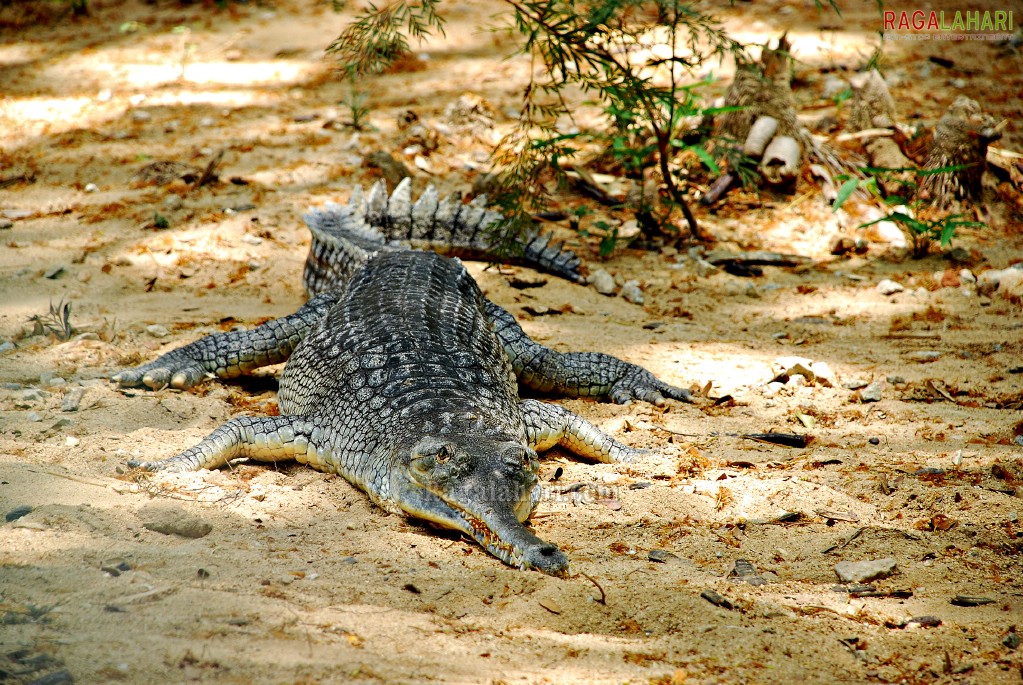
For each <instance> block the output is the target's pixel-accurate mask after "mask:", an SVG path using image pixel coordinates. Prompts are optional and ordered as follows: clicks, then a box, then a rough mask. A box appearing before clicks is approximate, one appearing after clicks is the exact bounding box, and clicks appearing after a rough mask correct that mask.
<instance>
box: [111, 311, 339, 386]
mask: <svg viewBox="0 0 1023 685" xmlns="http://www.w3.org/2000/svg"><path fill="white" fill-rule="evenodd" d="M339 296H340V293H339V292H338V291H329V292H326V293H323V294H322V295H318V296H317V297H314V298H313V299H311V300H309V301H308V302H306V303H305V304H304V305H302V307H301V309H299V310H298V311H297V312H295V313H294V314H289V315H288V316H285V317H282V318H280V319H274V320H273V321H267V322H266V323H264V324H263V325H261V326H257V327H256V328H253V329H252V330H250V331H232V332H230V333H214V334H213V335H208V336H206V337H205V338H200V339H199V340H196V341H195V342H192V343H189V344H188V345H185V346H184V347H179V348H178V349H176V350H171V351H170V352H168V353H167V354H164V355H162V356H160V357H159V358H157V359H155V360H153V361H151V362H148V363H146V364H142V365H141V366H136V367H135V368H133V369H125V370H124V371H121V372H120V373H117V374H115V375H113V376H111V377H110V380H111V381H113V382H115V383H119V384H121V385H123V386H126V387H134V386H141V385H145V386H148V387H150V388H152V389H154V390H159V389H160V388H164V387H167V386H168V385H169V386H171V387H173V388H181V389H184V388H190V387H192V386H193V385H195V384H196V383H198V382H199V381H201V380H202V379H203V378H205V377H206V375H207V374H210V375H214V376H217V377H219V378H236V377H238V376H240V375H242V374H244V373H248V372H250V371H252V370H254V369H258V368H260V367H262V366H269V365H270V364H279V363H281V362H283V361H287V359H288V357H290V356H291V353H292V352H293V351H294V350H295V348H296V347H297V346H298V343H299V342H301V340H302V338H304V337H305V336H306V333H308V332H309V329H310V328H312V326H313V324H314V323H316V322H317V321H319V320H320V319H322V318H323V317H324V316H325V315H326V314H327V310H328V309H330V307H331V305H333V304H334V303H335V302H337V299H338V297H339Z"/></svg>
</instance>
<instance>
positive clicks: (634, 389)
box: [609, 367, 693, 407]
mask: <svg viewBox="0 0 1023 685" xmlns="http://www.w3.org/2000/svg"><path fill="white" fill-rule="evenodd" d="M609 395H610V397H611V401H612V402H615V403H617V404H629V403H631V402H632V401H633V400H640V401H641V402H649V403H650V404H654V405H657V406H658V407H663V406H664V404H665V402H666V401H667V400H666V399H665V398H669V399H673V400H678V401H680V402H688V403H690V404H692V403H693V395H692V393H690V392H689V391H688V390H686V389H685V388H676V387H675V386H674V385H668V384H667V383H665V382H663V381H661V380H658V379H657V377H656V376H654V375H653V374H652V373H650V372H649V371H646V370H645V369H641V368H639V367H637V368H636V370H635V371H633V373H630V374H628V375H627V376H625V377H624V378H621V379H620V380H619V381H618V382H617V383H615V384H614V385H613V386H611V392H610V393H609Z"/></svg>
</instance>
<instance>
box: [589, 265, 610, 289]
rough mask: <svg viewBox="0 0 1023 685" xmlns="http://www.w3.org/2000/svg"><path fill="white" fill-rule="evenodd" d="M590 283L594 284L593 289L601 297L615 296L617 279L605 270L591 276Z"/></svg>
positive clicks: (599, 270)
mask: <svg viewBox="0 0 1023 685" xmlns="http://www.w3.org/2000/svg"><path fill="white" fill-rule="evenodd" d="M590 283H591V284H593V288H594V289H595V290H596V291H597V292H598V293H600V294H601V295H608V296H613V295H614V294H615V279H614V277H613V276H612V275H611V274H609V273H608V272H607V271H605V270H604V269H598V270H597V272H596V273H594V274H593V275H592V276H590Z"/></svg>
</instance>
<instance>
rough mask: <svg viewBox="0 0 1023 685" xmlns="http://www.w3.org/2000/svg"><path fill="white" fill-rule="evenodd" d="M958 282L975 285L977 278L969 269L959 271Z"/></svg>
mask: <svg viewBox="0 0 1023 685" xmlns="http://www.w3.org/2000/svg"><path fill="white" fill-rule="evenodd" d="M959 280H960V281H962V282H963V283H976V282H977V277H976V276H974V275H973V272H972V271H970V270H969V269H961V270H960V271H959Z"/></svg>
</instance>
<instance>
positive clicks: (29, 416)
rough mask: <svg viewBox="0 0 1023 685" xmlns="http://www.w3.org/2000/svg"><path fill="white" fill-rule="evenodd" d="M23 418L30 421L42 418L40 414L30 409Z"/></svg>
mask: <svg viewBox="0 0 1023 685" xmlns="http://www.w3.org/2000/svg"><path fill="white" fill-rule="evenodd" d="M25 418H26V419H28V420H29V421H32V422H37V421H42V420H43V417H42V415H41V414H40V413H39V412H37V411H30V412H29V413H28V414H26V415H25Z"/></svg>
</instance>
